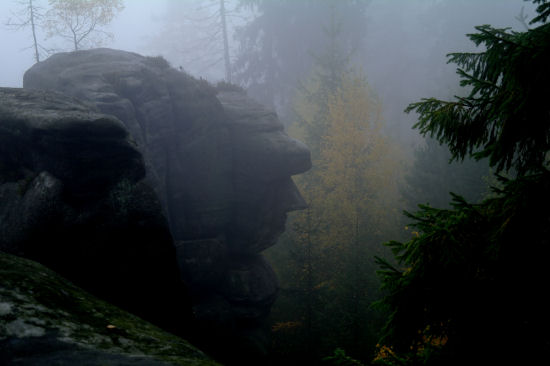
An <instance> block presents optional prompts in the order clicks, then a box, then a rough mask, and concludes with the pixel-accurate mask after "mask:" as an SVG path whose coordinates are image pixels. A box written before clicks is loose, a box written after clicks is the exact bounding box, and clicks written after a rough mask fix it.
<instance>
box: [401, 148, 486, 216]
mask: <svg viewBox="0 0 550 366" xmlns="http://www.w3.org/2000/svg"><path fill="white" fill-rule="evenodd" d="M451 157H452V155H451V153H450V151H449V149H448V148H447V147H446V146H445V145H441V144H439V143H438V142H437V141H436V140H434V139H431V138H428V139H426V142H425V145H424V146H422V147H420V148H418V149H417V150H416V151H415V154H414V163H413V165H412V167H411V169H410V171H409V172H408V173H407V174H406V176H405V185H404V187H403V188H402V189H401V193H402V195H403V198H404V200H405V209H406V210H408V211H411V210H416V209H417V208H418V204H419V203H421V204H427V205H430V206H431V207H435V208H450V207H451V206H450V203H449V200H450V198H451V196H450V194H449V192H455V193H459V194H460V195H461V196H463V197H464V198H466V199H467V200H468V201H470V202H476V203H478V202H481V201H482V200H483V199H484V198H486V196H487V195H488V194H489V187H488V184H489V182H490V180H491V178H490V177H491V175H490V174H491V172H490V169H489V166H488V164H487V161H486V159H485V160H482V161H475V160H474V159H469V158H465V159H464V160H463V161H461V162H453V163H452V164H450V163H449V161H450V159H451Z"/></svg>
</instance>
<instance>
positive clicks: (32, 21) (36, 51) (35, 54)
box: [29, 0, 40, 62]
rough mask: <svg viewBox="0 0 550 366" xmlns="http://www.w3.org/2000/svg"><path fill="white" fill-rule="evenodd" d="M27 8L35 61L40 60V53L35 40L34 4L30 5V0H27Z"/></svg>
mask: <svg viewBox="0 0 550 366" xmlns="http://www.w3.org/2000/svg"><path fill="white" fill-rule="evenodd" d="M29 9H30V14H31V19H30V20H31V28H32V39H33V42H34V43H33V45H34V59H35V60H36V62H40V54H39V53H38V41H37V40H36V28H35V22H34V6H33V5H32V0H29Z"/></svg>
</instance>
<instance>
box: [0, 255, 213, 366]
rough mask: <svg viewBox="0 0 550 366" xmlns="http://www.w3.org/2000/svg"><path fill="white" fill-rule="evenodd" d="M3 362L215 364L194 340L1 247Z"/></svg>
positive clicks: (16, 365)
mask: <svg viewBox="0 0 550 366" xmlns="http://www.w3.org/2000/svg"><path fill="white" fill-rule="evenodd" d="M0 278H2V281H1V282H0V364H1V365H12V366H53V365H89V366H97V365H104V366H176V365H197V366H215V365H217V364H216V363H215V362H214V361H212V360H211V359H209V358H208V357H207V356H205V355H204V353H202V352H201V351H199V350H197V349H196V348H195V347H193V346H191V345H190V344H189V343H188V342H186V341H184V340H183V339H181V338H178V337H176V336H174V335H171V334H169V333H166V332H164V331H162V330H161V329H160V328H157V327H155V326H153V325H151V324H150V323H147V322H145V321H143V320H142V319H140V318H138V317H136V316H134V315H131V314H129V313H127V312H124V311H122V310H120V309H119V308H117V307H114V306H113V305H111V304H108V303H106V302H105V301H101V300H99V299H97V298H95V297H93V296H91V295H90V294H89V293H86V292H85V291H83V290H82V289H80V288H78V287H76V286H74V285H73V284H71V283H70V282H69V281H67V280H66V279H64V278H63V277H61V276H59V275H58V274H56V273H54V272H53V271H51V270H49V269H47V268H46V267H44V266H42V265H40V264H38V263H36V262H33V261H31V260H28V259H24V258H21V257H16V256H12V255H9V254H6V253H2V252H0Z"/></svg>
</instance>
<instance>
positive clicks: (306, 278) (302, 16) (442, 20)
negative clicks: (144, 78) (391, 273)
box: [0, 0, 536, 365]
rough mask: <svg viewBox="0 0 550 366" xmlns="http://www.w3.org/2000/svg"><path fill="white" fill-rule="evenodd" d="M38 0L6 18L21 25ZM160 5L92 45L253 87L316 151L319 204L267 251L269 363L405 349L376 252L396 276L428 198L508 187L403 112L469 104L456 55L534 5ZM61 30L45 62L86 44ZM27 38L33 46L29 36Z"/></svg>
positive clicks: (314, 200) (428, 0) (443, 202)
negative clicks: (458, 101)
mask: <svg viewBox="0 0 550 366" xmlns="http://www.w3.org/2000/svg"><path fill="white" fill-rule="evenodd" d="M27 3H28V2H27V1H20V2H19V4H18V6H19V7H17V6H14V7H11V8H9V9H7V8H4V9H6V12H3V13H2V14H4V15H5V17H6V21H5V23H6V24H8V23H11V24H12V26H11V30H12V31H13V30H14V29H13V24H14V23H17V19H20V18H17V16H19V17H20V16H21V13H18V11H20V10H21V9H23V16H25V14H26V13H25V9H26V8H25V6H26V5H27ZM51 3H52V2H51V1H50V2H47V1H42V2H41V1H39V0H35V1H34V6H36V7H37V10H38V14H41V15H43V16H44V17H46V15H47V11H46V10H47V7H48V5H50V6H51V5H52V4H51ZM54 3H55V2H54ZM138 3H139V4H138ZM160 3H162V2H155V4H156V5H155V7H154V9H161V10H155V12H156V13H155V15H154V17H153V18H151V17H149V18H147V17H146V16H144V13H143V12H144V7H147V6H149V7H150V6H151V4H150V2H149V3H148V4H147V5H145V4H146V2H144V1H131V2H130V1H127V2H125V3H124V6H125V7H126V9H124V10H123V9H122V8H120V9H118V10H119V11H120V14H118V15H116V16H114V17H113V19H111V20H112V22H111V21H109V22H106V24H105V32H107V33H112V35H114V38H113V39H110V38H109V37H107V38H102V39H99V38H97V39H93V38H92V39H91V40H93V41H94V42H91V43H90V44H89V45H88V46H92V45H93V46H97V45H101V44H104V45H107V46H110V47H114V48H121V49H130V50H135V51H138V52H140V53H144V54H151V55H159V54H160V55H162V56H164V57H165V58H166V59H167V60H169V62H170V63H171V64H172V65H173V66H174V67H178V68H179V67H181V68H182V69H183V70H185V71H187V72H189V73H191V74H193V75H195V76H199V77H204V78H206V79H208V80H210V81H212V82H216V81H218V80H221V79H224V80H226V81H230V82H233V83H236V84H238V85H241V86H242V87H244V88H245V89H246V90H247V91H248V93H249V95H251V96H253V97H254V98H256V99H257V100H258V101H259V102H261V103H263V104H265V105H267V106H269V107H271V108H273V109H274V110H276V111H277V113H278V115H279V118H280V119H281V120H282V121H283V123H284V124H285V126H286V128H287V131H288V133H289V134H290V135H291V136H293V137H295V138H297V139H299V140H302V141H304V142H305V143H306V144H307V145H308V146H309V147H310V149H311V152H312V160H313V168H312V170H311V171H310V172H308V173H307V174H305V175H303V176H300V177H297V178H296V183H297V185H298V187H299V188H300V190H301V192H302V193H303V195H304V197H305V198H306V201H307V202H308V204H309V208H308V209H306V210H304V211H301V212H296V213H292V214H290V215H289V218H288V223H287V231H286V232H285V234H284V235H283V236H282V237H281V239H280V241H279V243H278V245H276V246H275V247H273V248H272V249H270V250H269V251H268V252H267V253H266V254H267V256H268V258H269V260H270V262H271V264H272V265H273V267H274V269H275V270H276V272H277V275H278V277H279V279H280V288H281V289H280V294H279V299H278V301H277V302H276V304H275V305H274V307H273V311H272V314H271V319H270V323H271V328H272V337H273V348H272V349H271V350H269V352H270V360H271V362H273V364H281V363H286V364H289V363H291V364H309V365H313V364H318V363H322V362H329V363H330V362H334V363H337V362H344V361H345V362H362V363H365V364H367V363H370V362H372V360H373V359H375V358H376V357H378V356H381V355H384V352H386V353H388V352H390V353H391V352H393V351H392V350H391V349H389V348H387V349H386V348H384V347H385V346H384V345H383V346H381V345H380V344H379V340H380V337H381V334H382V333H381V331H382V329H383V328H384V324H385V323H386V320H387V317H388V313H387V311H388V310H385V311H384V310H381V309H380V308H376V307H373V304H374V303H376V302H378V301H379V300H381V299H382V298H383V297H384V295H385V294H386V293H385V292H382V291H381V290H380V286H381V282H380V278H379V277H378V276H377V274H376V272H377V270H379V268H380V267H379V266H380V263H381V262H380V260H379V262H378V263H377V262H376V260H375V258H376V257H378V258H386V259H383V260H382V263H383V264H385V265H387V266H391V265H392V263H393V264H394V260H393V259H392V253H391V252H390V251H389V250H388V249H387V248H386V247H385V246H383V245H382V243H384V242H387V241H389V240H397V241H403V242H406V241H407V240H409V239H411V238H413V239H414V238H419V237H421V236H422V235H423V231H422V230H420V229H418V227H417V228H413V227H411V226H409V222H410V221H411V218H407V217H405V216H403V215H401V212H402V211H403V210H408V211H415V210H416V209H417V205H418V204H419V203H420V204H427V205H429V207H431V208H438V209H449V208H451V206H450V201H451V196H450V195H449V192H455V193H457V194H460V195H461V197H464V198H465V199H466V200H467V201H468V202H470V203H478V202H482V201H483V200H484V199H487V198H491V197H492V196H491V195H492V194H493V195H494V193H492V191H491V190H490V189H489V186H490V185H498V184H499V182H498V181H497V179H496V178H495V177H494V175H493V173H494V171H495V168H494V167H492V168H491V167H490V166H489V165H490V164H489V162H488V161H486V160H482V161H479V162H477V161H474V160H473V159H470V157H469V156H468V155H467V154H466V155H463V156H461V158H464V160H462V159H458V160H460V161H459V162H454V163H453V164H449V160H450V159H451V157H452V156H453V154H454V153H453V152H451V151H449V149H448V148H447V147H446V146H444V145H441V144H440V142H439V141H435V140H432V139H429V138H427V139H425V138H424V137H423V136H421V135H420V134H419V133H418V132H417V131H415V130H413V129H412V128H411V127H412V125H413V124H414V123H415V122H416V120H417V118H418V115H416V114H415V113H411V114H405V113H404V112H403V110H404V109H405V108H406V107H407V105H408V104H409V103H412V102H415V101H417V100H419V99H420V98H422V97H426V96H431V97H436V98H443V99H451V98H452V97H453V96H454V95H455V94H464V92H462V91H461V90H460V87H459V86H458V85H459V82H458V80H459V76H458V75H456V73H455V68H456V66H455V65H447V64H446V58H445V55H446V54H447V53H449V52H452V51H461V52H466V51H474V50H478V49H477V48H476V46H475V45H474V44H473V43H471V42H469V41H468V39H467V38H466V36H465V34H467V33H472V32H473V31H475V29H474V26H476V25H481V24H487V23H490V24H492V25H493V26H495V27H512V29H515V30H518V31H526V30H528V29H530V27H532V26H531V25H529V24H528V21H529V20H530V19H532V18H533V17H534V16H535V15H536V13H535V10H534V5H533V4H532V3H530V2H522V1H518V0H501V1H489V0H485V1H475V2H474V1H467V0H461V1H454V0H425V1H420V0H418V1H397V0H396V1H388V2H384V1H377V0H372V1H367V0H364V1H352V0H349V1H329V0H309V1H308V0H303V1H284V0H280V1H275V0H263V1H262V0H241V1H206V0H205V1H201V2H195V1H188V2H185V1H179V2H178V1H166V2H164V3H162V5H160ZM6 4H7V2H3V4H2V6H6ZM138 5H141V8H140V10H139V11H138V10H137V9H138V8H137V6H138ZM8 10H9V11H8ZM40 11H41V12H42V13H40ZM145 11H146V10H145ZM129 14H131V15H129ZM137 14H139V16H140V17H142V18H140V19H144V24H146V25H147V27H142V28H144V29H146V30H147V31H146V33H142V36H141V37H136V34H135V33H134V34H132V31H131V29H132V26H131V25H130V23H129V22H128V19H127V18H125V17H128V16H131V17H133V19H134V21H135V19H136V15H137ZM14 19H15V21H14ZM117 20H120V21H121V23H118V24H117ZM124 22H125V23H124ZM20 23H21V22H19V23H17V24H20ZM44 24H46V23H44ZM6 27H7V28H10V26H6ZM6 27H5V29H3V31H2V32H5V31H6ZM149 27H150V28H149ZM46 28H47V27H46ZM39 31H40V30H39ZM42 31H44V30H42ZM51 31H52V30H51V29H50V33H48V32H44V33H42V35H41V36H39V40H38V42H40V44H41V46H42V47H41V48H40V52H41V55H42V57H47V56H48V54H50V53H52V52H56V51H60V50H70V49H71V47H72V45H70V44H67V43H66V42H64V40H63V37H60V35H61V33H60V31H59V30H57V34H55V32H56V30H53V31H54V32H53V33H51ZM142 31H143V30H142ZM107 33H104V34H103V35H105V34H107ZM14 34H17V35H18V36H19V35H21V34H27V37H28V30H27V29H21V28H18V29H17V32H15V33H14ZM136 38H140V39H139V40H137V41H136ZM3 39H4V38H3ZM27 40H28V38H27ZM95 41H97V42H95ZM28 43H29V46H30V45H31V43H32V42H31V41H28ZM132 48H133V49H132ZM4 49H9V47H8V46H6V47H4ZM25 54H28V53H27V52H26V51H25V52H22V53H21V55H22V56H23V55H25ZM27 62H29V63H31V64H32V62H33V59H32V58H30V60H28V61H27ZM20 64H23V65H24V64H25V63H24V62H23V63H20ZM28 66H30V64H29V65H28ZM2 69H3V73H2V78H0V79H1V80H3V84H4V83H5V84H6V85H10V83H11V84H17V83H20V80H19V81H17V80H14V79H10V77H11V74H10V76H6V73H9V72H7V71H6V70H9V65H8V64H6V67H3V68H2ZM13 74H14V75H17V72H15V73H13ZM21 80H22V78H21ZM14 86H17V85H14ZM427 135H429V134H427ZM455 155H456V154H455ZM496 170H498V169H496ZM501 173H502V172H501ZM424 231H426V230H424ZM398 259H399V258H398ZM388 268H389V267H388ZM386 290H387V289H386ZM342 350H345V351H342ZM335 351H336V356H332V358H331V355H332V354H333V353H334V352H335ZM346 354H347V355H349V356H351V357H352V358H353V359H354V360H357V361H354V360H352V359H351V358H349V357H348V356H346ZM377 355H378V356H377ZM289 360H291V361H289ZM323 360H324V361H323ZM342 360H344V361H342Z"/></svg>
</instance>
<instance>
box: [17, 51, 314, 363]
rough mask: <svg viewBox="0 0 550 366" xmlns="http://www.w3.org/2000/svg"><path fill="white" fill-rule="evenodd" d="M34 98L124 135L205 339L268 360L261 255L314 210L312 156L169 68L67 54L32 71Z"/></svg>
mask: <svg viewBox="0 0 550 366" xmlns="http://www.w3.org/2000/svg"><path fill="white" fill-rule="evenodd" d="M24 87H25V88H33V89H42V90H54V91H57V92H61V93H63V94H66V95H69V96H72V97H75V98H78V99H79V100H81V101H83V103H86V104H88V105H90V106H91V107H92V108H95V109H97V110H98V111H100V112H101V113H104V114H106V115H112V116H115V117H116V118H118V120H120V121H121V122H122V123H123V124H124V126H125V128H126V129H127V130H128V131H129V133H130V137H131V139H132V140H133V141H134V142H135V145H136V148H137V150H138V151H139V152H141V154H142V156H143V159H144V163H145V171H146V173H145V174H146V178H145V182H147V183H148V184H149V185H150V186H151V187H153V190H154V192H155V193H156V195H157V197H158V199H159V201H160V206H161V207H162V212H163V214H164V216H165V217H166V218H167V221H168V225H169V228H170V234H171V236H172V238H173V242H174V246H175V248H176V257H177V260H178V264H179V270H180V275H181V277H182V278H183V280H184V282H185V283H186V284H187V285H188V286H189V287H190V289H191V291H190V292H191V295H192V298H193V312H194V314H195V316H196V317H197V318H198V319H199V324H200V328H201V329H204V330H205V336H206V337H208V338H210V339H211V338H212V337H213V334H217V335H219V337H220V338H221V339H223V340H224V341H223V342H216V344H217V345H218V347H220V345H221V344H223V345H225V347H226V348H227V349H228V350H231V352H233V353H238V352H239V347H241V346H242V348H243V349H244V350H246V351H247V352H249V351H250V352H254V351H258V350H261V347H262V345H261V343H262V342H261V337H260V334H261V332H260V333H259V332H258V330H259V329H260V328H261V324H262V321H263V319H264V318H265V316H266V315H267V314H268V312H269V309H270V307H271V305H272V303H273V301H274V300H275V297H276V293H277V288H278V286H277V281H276V277H275V275H274V273H273V271H272V269H271V267H270V266H269V264H267V263H266V262H265V260H264V259H263V257H262V255H261V252H262V251H263V250H264V249H266V248H268V247H270V246H272V245H273V244H275V242H276V240H277V238H278V236H279V235H280V234H281V233H282V232H283V231H284V224H285V220H286V213H287V212H288V211H291V210H295V209H299V208H303V207H304V205H305V203H304V202H303V199H302V198H301V196H300V194H299V192H298V190H297V189H296V187H295V185H294V183H293V182H292V179H291V176H292V175H294V174H298V173H302V172H304V171H306V170H308V169H309V168H310V166H311V161H310V156H309V151H308V150H307V148H306V147H305V146H304V145H303V144H302V143H300V142H298V141H296V140H293V139H291V138H289V137H288V136H287V135H286V134H285V133H284V131H283V126H282V124H281V123H280V122H279V120H278V118H277V116H276V114H275V113H274V112H272V111H269V110H267V109H266V108H264V107H263V106H261V105H259V104H257V103H255V102H253V101H252V100H251V99H250V98H248V97H247V96H246V94H245V93H244V92H242V91H239V90H236V89H235V88H234V87H231V86H226V87H223V88H218V89H216V88H213V87H212V86H210V85H209V84H207V83H206V82H204V81H201V80H196V79H194V78H192V77H191V76H188V75H186V74H184V73H182V72H180V71H177V70H175V69H173V68H171V67H170V66H169V65H168V64H167V63H166V61H164V60H163V59H162V58H157V57H143V56H140V55H137V54H134V53H129V52H123V51H117V50H111V49H95V50H88V51H78V52H71V53H62V54H57V55H53V56H51V57H50V58H49V59H47V60H46V61H43V62H41V63H38V64H36V65H34V66H33V67H32V68H31V69H29V70H28V71H27V72H26V74H25V78H24ZM114 160H116V159H114ZM112 163H113V164H115V161H113V162H112ZM129 255H131V254H130V253H129ZM233 341H234V342H233ZM247 342H249V343H248V344H247ZM222 352H223V351H222Z"/></svg>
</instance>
